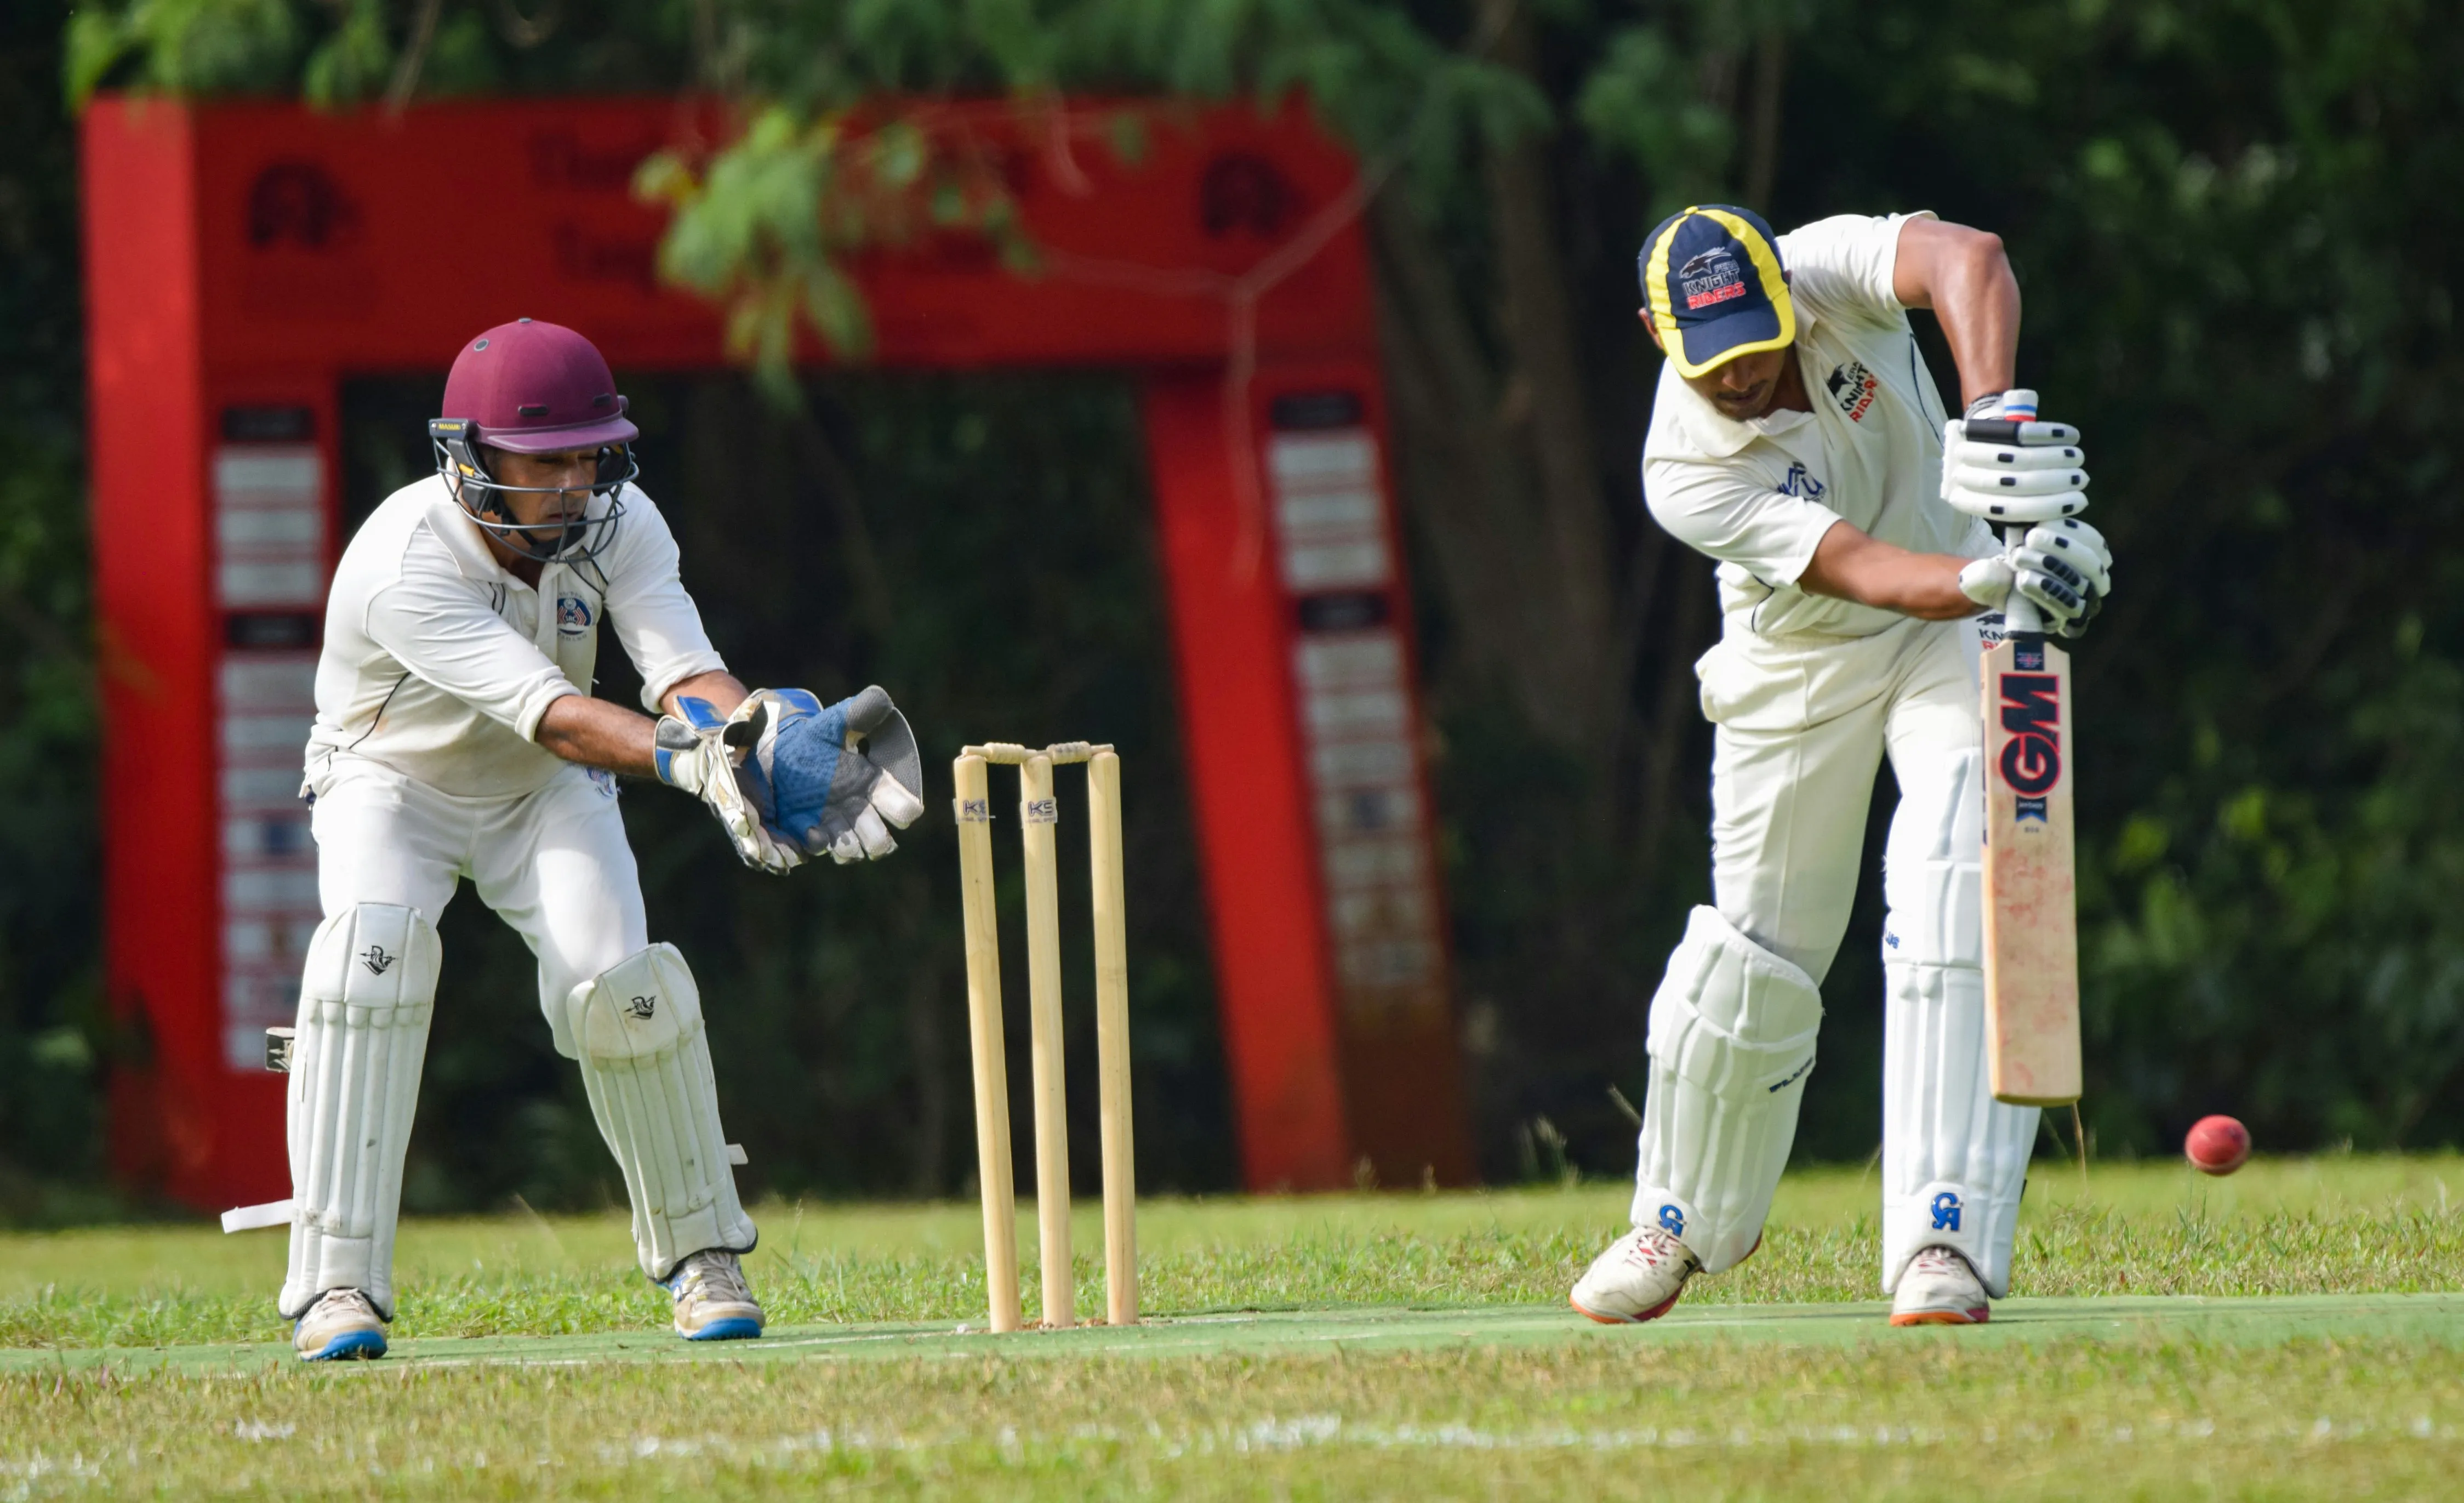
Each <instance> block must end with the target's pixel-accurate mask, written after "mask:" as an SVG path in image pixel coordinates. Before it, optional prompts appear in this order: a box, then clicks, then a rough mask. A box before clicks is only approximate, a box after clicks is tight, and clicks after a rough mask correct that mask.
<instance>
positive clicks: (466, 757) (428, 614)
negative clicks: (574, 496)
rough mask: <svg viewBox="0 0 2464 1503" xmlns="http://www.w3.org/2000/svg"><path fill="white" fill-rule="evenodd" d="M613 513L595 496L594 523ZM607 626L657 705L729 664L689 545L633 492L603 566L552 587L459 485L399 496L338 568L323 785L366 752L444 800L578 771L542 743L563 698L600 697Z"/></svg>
mask: <svg viewBox="0 0 2464 1503" xmlns="http://www.w3.org/2000/svg"><path fill="white" fill-rule="evenodd" d="M606 506H607V502H606V500H605V497H594V498H593V499H592V501H591V507H592V511H591V515H592V516H600V515H604V514H605V510H606ZM602 617H605V618H607V619H608V620H610V621H611V622H612V623H613V624H614V626H615V628H616V640H617V641H619V642H621V643H623V644H624V647H625V652H626V655H627V656H628V657H630V658H631V659H632V660H633V666H634V668H636V669H637V670H639V671H640V673H641V674H642V702H643V704H644V706H645V707H646V708H648V709H649V711H650V712H651V713H652V714H654V715H655V714H657V713H658V712H659V696H662V695H664V694H666V693H667V692H668V690H670V689H671V688H672V687H674V686H675V685H676V684H677V683H679V682H681V681H682V680H684V679H687V678H690V677H692V676H693V674H702V673H709V672H712V671H714V670H716V669H722V668H724V667H726V664H725V663H724V662H723V661H721V660H720V658H719V655H718V653H717V652H714V651H713V650H712V648H711V645H710V637H709V636H708V634H707V633H705V632H704V631H703V630H702V625H701V612H700V611H698V610H696V609H695V608H693V597H692V596H690V595H688V594H686V593H685V587H684V582H683V580H682V579H681V578H680V577H679V576H678V574H677V559H676V540H675V535H674V534H673V533H671V532H670V531H669V530H668V522H667V519H666V518H664V517H662V516H660V515H659V509H658V508H657V507H656V506H654V505H652V504H651V503H650V498H649V497H648V496H645V495H643V494H642V492H641V490H640V489H639V488H638V487H635V486H630V485H628V486H627V487H626V488H625V515H624V516H623V518H621V519H619V520H618V523H617V529H616V536H615V538H614V540H613V541H612V542H610V544H609V545H608V547H607V548H606V550H605V551H604V552H603V553H601V555H600V556H599V558H598V559H597V560H596V561H594V562H593V563H591V564H582V565H579V566H573V565H568V564H548V565H547V566H546V567H545V568H544V569H543V570H541V572H540V574H539V586H538V587H537V588H536V589H534V588H533V587H532V586H528V585H526V584H524V583H522V581H521V580H520V579H519V578H518V577H517V576H516V575H515V574H514V573H513V572H512V571H511V570H509V569H507V568H505V567H504V566H503V565H501V564H498V563H497V562H496V559H495V554H493V553H491V552H490V551H489V550H488V545H487V542H486V541H485V540H484V538H483V536H482V535H481V533H480V530H479V528H478V526H477V525H476V524H475V523H473V521H472V520H471V518H470V516H469V514H467V513H465V512H464V511H463V510H462V508H461V506H460V505H459V504H458V503H457V502H456V501H455V500H454V499H453V497H452V493H451V491H450V490H449V489H448V488H447V486H446V483H445V480H444V477H443V476H441V475H429V476H428V477H427V478H425V479H422V480H417V481H414V482H412V483H411V484H409V485H406V486H404V487H403V488H402V489H401V490H399V491H396V492H394V493H393V495H391V496H389V497H385V502H384V504H383V505H381V506H379V507H378V508H377V509H376V511H375V512H374V513H372V514H370V516H369V517H368V519H367V520H366V521H364V522H363V523H361V525H360V530H359V532H358V533H357V534H356V535H355V536H354V537H353V538H352V539H351V542H350V545H349V546H348V547H346V548H344V549H343V550H342V562H341V565H340V566H339V567H338V568H336V569H335V571H334V588H333V593H332V594H331V595H329V596H328V597H327V599H326V602H325V646H324V651H323V652H322V653H321V654H320V655H319V658H318V661H317V723H316V727H315V729H313V730H312V731H310V732H309V735H308V767H307V774H308V776H307V787H308V788H309V789H310V790H313V791H322V789H323V786H324V785H325V783H326V781H327V779H328V778H329V777H330V776H331V772H332V768H333V763H334V762H335V760H336V759H337V758H338V757H363V758H366V759H368V760H369V761H371V762H377V763H383V764H385V766H388V767H391V768H393V769H394V770H395V771H397V772H400V773H402V774H404V775H405V776H407V777H411V778H416V779H417V780H419V781H420V782H421V783H424V784H426V785H429V786H430V787H432V788H435V789H437V790H438V791H440V792H443V793H449V794H453V795H455V796H458V797H466V798H484V797H502V796H512V795H519V794H524V793H530V792H533V791H535V790H537V789H538V788H539V787H540V786H542V785H545V784H546V782H547V781H548V780H549V779H550V778H552V777H554V776H555V775H556V773H557V771H558V769H560V768H561V767H563V766H564V765H565V763H564V760H563V759H562V758H561V757H558V756H557V755H556V754H555V753H553V752H549V751H546V750H544V749H542V748H541V747H539V745H538V744H537V743H535V742H534V741H533V740H531V738H532V737H533V736H534V735H536V734H537V733H538V730H539V717H540V716H542V715H544V714H545V713H546V712H547V707H548V706H549V705H550V704H552V703H554V702H555V701H556V700H558V699H560V698H561V697H563V696H566V695H570V694H583V693H585V692H587V691H586V688H585V687H582V686H587V685H588V684H590V683H591V682H592V677H593V674H592V670H593V669H594V668H595V667H596V666H597V664H598V661H599V623H600V620H601V618H602Z"/></svg>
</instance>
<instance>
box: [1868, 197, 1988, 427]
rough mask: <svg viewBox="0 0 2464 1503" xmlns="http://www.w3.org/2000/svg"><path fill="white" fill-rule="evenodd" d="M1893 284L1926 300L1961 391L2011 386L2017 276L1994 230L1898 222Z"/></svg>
mask: <svg viewBox="0 0 2464 1503" xmlns="http://www.w3.org/2000/svg"><path fill="white" fill-rule="evenodd" d="M1891 283H1892V288H1891V290H1892V292H1893V293H1894V294H1895V295H1896V296H1897V297H1898V298H1899V299H1900V301H1901V302H1902V303H1903V304H1905V305H1906V306H1908V307H1911V308H1931V309H1932V310H1933V316H1934V318H1935V319H1936V320H1938V321H1940V323H1941V324H1942V334H1943V338H1944V339H1945V340H1946V341H1947V342H1948V343H1949V344H1950V357H1951V360H1952V362H1953V363H1954V364H1956V365H1958V366H1959V399H1960V401H1961V403H1962V404H1963V405H1964V404H1967V403H1969V402H1973V401H1975V400H1976V399H1977V398H1978V397H1982V396H1990V395H1991V394H1992V393H1994V392H1996V391H2006V390H2008V389H2010V387H2011V383H2012V379H2013V372H2014V370H2015V369H2016V365H2015V362H2016V359H2017V352H2018V347H2019V279H2018V278H2017V277H2016V276H2013V275H2012V272H2011V258H2010V256H2009V255H2007V254H2004V252H2003V249H2002V240H2001V237H2000V236H1998V235H1993V234H1989V233H1987V232H1984V231H1982V230H1971V229H1969V227H1967V226H1966V225H1947V224H1943V223H1940V222H1939V221H1936V220H1931V219H1911V220H1909V221H1908V222H1907V223H1906V224H1905V225H1903V226H1902V227H1901V230H1900V244H1899V256H1898V259H1897V261H1896V262H1895V263H1894V264H1893V266H1892V271H1891Z"/></svg>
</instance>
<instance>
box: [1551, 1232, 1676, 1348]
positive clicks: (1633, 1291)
mask: <svg viewBox="0 0 2464 1503" xmlns="http://www.w3.org/2000/svg"><path fill="white" fill-rule="evenodd" d="M1702 1266H1703V1265H1702V1264H1700V1263H1698V1262H1696V1261H1695V1259H1694V1254H1693V1253H1691V1252H1688V1251H1686V1250H1685V1245H1684V1244H1683V1243H1682V1242H1679V1241H1678V1240H1677V1239H1676V1238H1675V1237H1672V1236H1670V1235H1669V1234H1668V1233H1667V1232H1666V1231H1665V1230H1663V1229H1662V1228H1661V1227H1636V1228H1634V1230H1632V1231H1629V1232H1627V1233H1626V1234H1625V1235H1624V1236H1622V1237H1619V1238H1618V1239H1617V1241H1615V1242H1612V1243H1610V1244H1609V1249H1608V1250H1607V1251H1606V1252H1603V1253H1601V1254H1600V1255H1599V1256H1598V1257H1596V1258H1594V1259H1593V1260H1592V1266H1591V1267H1590V1268H1589V1269H1587V1270H1585V1271H1584V1272H1583V1276H1582V1277H1581V1278H1579V1279H1577V1280H1575V1281H1574V1292H1573V1293H1572V1294H1571V1295H1569V1296H1567V1297H1568V1302H1569V1303H1571V1304H1572V1305H1573V1307H1574V1308H1575V1309H1576V1310H1579V1311H1581V1312H1582V1313H1583V1314H1585V1315H1589V1316H1591V1317H1592V1318H1593V1319H1595V1320H1596V1321H1598V1322H1600V1323H1601V1324H1602V1325H1626V1324H1633V1323H1638V1322H1640V1321H1644V1320H1657V1319H1659V1318H1660V1317H1661V1315H1666V1314H1668V1307H1669V1306H1671V1305H1673V1304H1675V1303H1677V1295H1678V1293H1679V1292H1680V1291H1681V1290H1683V1289H1684V1287H1685V1281H1686V1280H1687V1279H1688V1278H1691V1277H1693V1275H1694V1272H1695V1271H1696V1270H1698V1269H1700V1268H1701V1267H1702Z"/></svg>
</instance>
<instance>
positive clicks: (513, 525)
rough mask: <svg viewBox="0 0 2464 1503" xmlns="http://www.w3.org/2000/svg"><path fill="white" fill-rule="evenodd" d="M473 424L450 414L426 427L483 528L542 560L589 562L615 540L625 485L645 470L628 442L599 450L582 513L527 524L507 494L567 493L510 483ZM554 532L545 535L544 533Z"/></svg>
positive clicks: (457, 491) (452, 484) (439, 464)
mask: <svg viewBox="0 0 2464 1503" xmlns="http://www.w3.org/2000/svg"><path fill="white" fill-rule="evenodd" d="M470 430H471V425H469V424H466V423H460V422H455V421H452V420H450V419H447V420H439V421H436V422H431V423H430V424H429V426H428V432H429V442H430V444H431V445H432V446H433V447H434V449H435V451H436V471H437V474H439V475H443V476H444V477H445V483H446V485H447V486H448V487H449V488H451V490H452V492H453V494H454V496H455V498H456V499H458V500H459V501H460V502H461V503H462V510H463V511H464V512H465V513H466V514H467V515H469V517H470V519H471V520H472V522H473V524H475V525H476V526H477V527H478V528H479V529H480V530H481V531H482V532H485V533H487V534H488V535H489V536H490V537H492V538H494V539H495V540H496V541H497V542H501V543H503V544H504V545H505V546H506V547H508V548H510V549H512V550H513V551H514V552H515V553H517V554H518V555H520V556H521V557H523V558H525V559H529V560H531V561H532V562H534V563H539V564H588V563H592V562H594V561H596V560H597V559H599V558H600V557H601V556H602V555H603V554H605V552H606V551H607V550H608V548H609V547H611V546H613V545H614V543H615V542H616V534H617V530H618V529H619V528H620V527H621V526H622V525H623V523H624V519H625V487H626V486H627V485H629V484H631V483H632V481H633V480H634V478H635V477H636V476H638V475H640V474H641V473H642V467H641V464H640V463H639V461H637V460H636V459H635V458H634V456H633V446H632V445H630V444H610V445H607V446H605V447H604V448H602V449H601V450H600V451H599V454H598V459H597V474H596V475H595V476H594V477H593V479H592V480H591V482H590V486H589V495H588V498H587V499H585V500H584V501H583V515H582V516H580V517H577V518H573V519H569V520H568V521H566V522H565V523H564V525H563V527H562V528H561V530H559V529H558V528H557V525H556V523H554V522H539V523H532V524H524V523H522V522H520V521H517V520H516V519H515V516H514V509H513V507H512V505H511V504H510V503H509V501H508V497H514V496H563V495H569V494H571V493H570V492H569V491H567V490H566V489H565V488H564V487H562V486H552V485H507V484H505V483H504V482H503V481H501V480H498V479H497V478H496V477H495V474H494V472H492V471H491V470H490V469H489V468H488V463H487V460H486V458H485V456H483V455H482V454H480V453H479V452H478V448H477V446H476V445H475V444H473V441H472V438H471V436H470ZM547 533H553V536H551V537H545V538H543V537H542V536H541V534H547Z"/></svg>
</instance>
